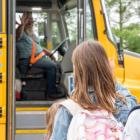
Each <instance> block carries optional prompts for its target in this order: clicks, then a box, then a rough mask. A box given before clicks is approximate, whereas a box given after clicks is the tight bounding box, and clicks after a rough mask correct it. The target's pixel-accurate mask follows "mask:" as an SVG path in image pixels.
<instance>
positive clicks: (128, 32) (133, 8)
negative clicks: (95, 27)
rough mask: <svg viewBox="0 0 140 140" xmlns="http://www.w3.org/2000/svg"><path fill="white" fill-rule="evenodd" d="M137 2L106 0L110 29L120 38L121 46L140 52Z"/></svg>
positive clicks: (136, 0) (135, 0) (139, 11)
mask: <svg viewBox="0 0 140 140" xmlns="http://www.w3.org/2000/svg"><path fill="white" fill-rule="evenodd" d="M139 2H140V1H139V0H133V1H132V0H106V5H107V8H108V13H109V16H110V21H111V25H112V31H113V32H114V34H115V35H116V36H117V37H118V38H119V39H120V45H121V46H122V47H125V48H127V49H128V50H132V51H135V52H140V51H139V47H140V45H139V44H140V23H139V22H138V19H139V18H138V17H139V16H140V6H139V5H138V3H139ZM112 13H113V15H111V14H112ZM134 22H137V23H135V24H134Z"/></svg>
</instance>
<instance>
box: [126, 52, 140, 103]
mask: <svg viewBox="0 0 140 140" xmlns="http://www.w3.org/2000/svg"><path fill="white" fill-rule="evenodd" d="M124 64H125V82H124V85H126V86H127V87H128V88H129V89H130V91H131V92H132V94H134V95H135V96H136V97H137V99H138V102H139V103H140V57H135V56H132V55H127V54H125V55H124Z"/></svg>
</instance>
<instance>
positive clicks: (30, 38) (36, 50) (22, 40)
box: [16, 12, 62, 98]
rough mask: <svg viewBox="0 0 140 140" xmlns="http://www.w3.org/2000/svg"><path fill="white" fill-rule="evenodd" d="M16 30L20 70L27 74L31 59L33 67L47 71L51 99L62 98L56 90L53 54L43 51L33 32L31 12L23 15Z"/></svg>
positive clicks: (48, 91)
mask: <svg viewBox="0 0 140 140" xmlns="http://www.w3.org/2000/svg"><path fill="white" fill-rule="evenodd" d="M20 21H21V24H19V26H18V28H17V30H16V49H17V50H18V52H19V58H20V60H21V63H22V64H21V65H20V68H21V70H22V72H24V73H26V71H27V68H28V65H29V59H30V64H32V67H38V68H42V69H45V71H46V75H47V93H48V96H49V98H60V97H61V96H62V95H61V93H58V91H57V88H56V64H55V62H53V61H52V60H51V59H54V57H53V58H51V59H50V58H49V56H50V55H51V53H50V52H49V51H47V50H45V52H44V50H43V48H42V47H41V46H40V44H39V41H38V39H37V37H36V36H35V34H34V32H33V18H32V14H31V13H30V12H26V13H23V15H22V17H21V18H20Z"/></svg>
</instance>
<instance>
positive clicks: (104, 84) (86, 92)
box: [49, 41, 136, 140]
mask: <svg viewBox="0 0 140 140" xmlns="http://www.w3.org/2000/svg"><path fill="white" fill-rule="evenodd" d="M85 54H88V55H85ZM89 58H90V59H89ZM87 60H88V61H87ZM72 61H73V67H74V81H75V88H74V92H73V94H72V96H71V97H70V98H71V99H72V100H73V101H75V102H76V103H78V104H79V105H80V106H81V107H82V108H85V109H87V110H91V109H93V110H94V109H95V108H98V107H99V108H103V109H105V110H107V111H109V112H112V113H113V115H114V117H115V118H116V119H117V120H118V121H120V122H122V123H123V124H124V123H126V120H127V116H128V113H129V111H130V110H131V108H132V107H133V106H135V105H136V99H135V97H133V96H132V95H131V94H130V92H129V91H128V90H127V89H126V88H124V87H122V86H121V85H120V84H119V83H118V82H115V80H114V77H113V75H112V70H111V67H110V64H109V60H108V58H107V55H106V53H105V51H104V49H103V47H102V45H101V44H100V43H99V42H97V41H85V42H83V43H81V44H80V45H79V46H78V47H76V49H75V50H74V52H73V56H72ZM115 108H116V109H117V112H116V111H115V110H114V109H115ZM57 109H58V110H57ZM56 110H57V111H56ZM52 112H53V111H52ZM54 112H55V113H56V115H55V118H54V120H52V121H50V122H52V123H53V130H51V131H50V132H51V134H49V136H50V135H51V136H50V137H49V140H60V139H61V140H66V139H67V132H68V128H69V125H70V122H71V120H72V114H71V113H70V112H69V111H68V110H67V109H66V108H65V107H64V106H60V107H57V108H56V109H55V110H54ZM54 112H53V115H54V114H55V113H54ZM50 113H51V112H50ZM53 121H54V122H53Z"/></svg>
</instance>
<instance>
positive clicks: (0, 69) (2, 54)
mask: <svg viewBox="0 0 140 140" xmlns="http://www.w3.org/2000/svg"><path fill="white" fill-rule="evenodd" d="M0 38H2V48H1V49H0V73H2V83H0V107H2V117H1V118H0V136H1V140H5V135H6V88H7V87H6V84H7V83H6V82H7V81H6V79H7V77H6V76H7V72H6V65H7V61H6V57H7V53H6V45H7V44H6V42H7V41H6V35H5V34H0Z"/></svg>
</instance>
